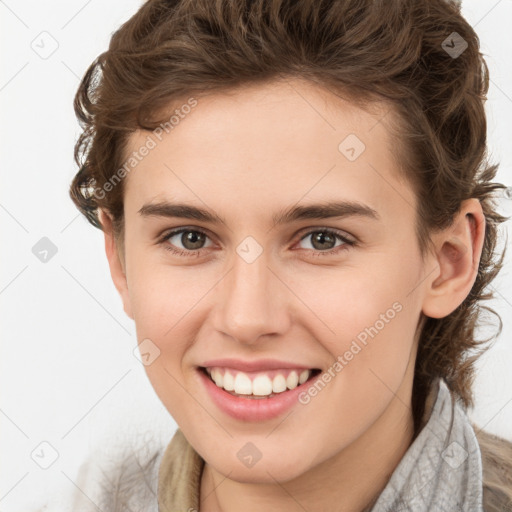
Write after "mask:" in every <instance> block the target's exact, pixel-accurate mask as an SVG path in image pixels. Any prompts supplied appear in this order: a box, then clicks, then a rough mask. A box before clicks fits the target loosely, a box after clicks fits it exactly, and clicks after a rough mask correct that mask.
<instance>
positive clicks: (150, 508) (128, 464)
mask: <svg viewBox="0 0 512 512" xmlns="http://www.w3.org/2000/svg"><path fill="white" fill-rule="evenodd" d="M164 450H165V446H152V447H148V446H147V445H144V446H139V447H136V448H133V447H131V446H130V447H129V448H128V447H126V448H125V449H122V450H117V451H116V452H115V453H112V452H110V453H108V454H106V453H105V452H100V451H98V452H97V453H95V454H94V455H91V456H90V457H89V458H88V459H87V460H86V461H85V462H84V463H83V464H82V465H81V467H80V469H79V473H78V478H77V481H76V487H77V491H76V493H75V494H74V496H73V501H72V503H73V506H72V510H80V511H83V512H89V510H90V511H93V510H94V511H95V512H97V510H98V509H100V510H101V511H102V512H121V511H125V510H137V511H140V512H158V502H157V491H158V469H159V466H160V461H161V459H162V456H163V454H164Z"/></svg>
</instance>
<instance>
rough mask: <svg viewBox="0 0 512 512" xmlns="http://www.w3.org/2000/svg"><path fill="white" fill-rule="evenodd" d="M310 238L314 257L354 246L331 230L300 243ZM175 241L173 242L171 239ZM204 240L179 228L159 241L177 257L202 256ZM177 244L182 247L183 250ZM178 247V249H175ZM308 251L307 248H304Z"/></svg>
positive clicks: (318, 230) (313, 232) (205, 237)
mask: <svg viewBox="0 0 512 512" xmlns="http://www.w3.org/2000/svg"><path fill="white" fill-rule="evenodd" d="M308 237H311V240H312V243H310V246H311V249H312V254H314V255H315V256H327V255H333V254H337V253H339V252H341V251H344V250H347V249H348V248H349V247H351V246H354V245H356V242H355V241H354V240H350V239H349V238H348V237H347V236H345V234H344V233H342V232H339V231H337V230H334V229H331V228H316V229H315V230H310V231H308V232H307V233H306V234H305V235H304V236H302V238H301V239H300V242H302V241H304V240H306V239H307V238H308ZM174 238H175V239H176V240H173V239H174ZM205 240H209V236H208V235H207V233H205V232H204V231H202V230H200V229H192V228H180V229H176V230H173V231H171V232H169V233H166V234H165V235H164V236H163V237H162V238H161V239H160V240H159V243H160V244H162V245H163V246H164V248H165V250H167V251H170V252H171V253H173V254H177V255H178V256H185V257H188V256H199V255H201V254H202V251H203V249H206V248H207V247H210V246H211V244H210V245H208V246H204V243H205ZM336 240H339V241H341V242H342V243H341V244H340V245H337V246H336V245H334V246H333V245H332V244H333V243H334V244H336ZM178 244H181V245H182V246H183V249H181V248H180V247H179V245H178ZM177 245H178V247H176V246H177ZM306 249H309V248H306Z"/></svg>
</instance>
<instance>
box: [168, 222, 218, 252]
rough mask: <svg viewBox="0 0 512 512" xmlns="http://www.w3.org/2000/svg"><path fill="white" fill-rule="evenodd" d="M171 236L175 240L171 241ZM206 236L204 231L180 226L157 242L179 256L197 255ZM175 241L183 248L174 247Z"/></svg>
mask: <svg viewBox="0 0 512 512" xmlns="http://www.w3.org/2000/svg"><path fill="white" fill-rule="evenodd" d="M180 235H181V236H180ZM173 238H176V240H175V241H172V239H173ZM206 238H208V235H207V234H206V233H205V232H204V231H201V230H198V229H191V228H181V229H177V230H174V231H171V232H170V233H167V234H166V235H165V236H164V237H163V238H162V239H161V240H160V241H159V243H162V244H163V246H164V248H165V249H166V250H168V251H171V252H172V253H173V254H178V255H179V256H197V255H198V254H200V251H201V250H202V249H203V247H202V245H203V243H204V240H205V239H206ZM168 242H170V243H168ZM177 243H180V244H182V245H183V246H184V249H185V250H183V249H180V248H179V247H178V248H176V244H177Z"/></svg>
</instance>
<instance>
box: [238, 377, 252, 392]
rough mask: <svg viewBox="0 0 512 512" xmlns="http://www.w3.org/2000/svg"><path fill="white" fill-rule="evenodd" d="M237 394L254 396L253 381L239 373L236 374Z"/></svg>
mask: <svg viewBox="0 0 512 512" xmlns="http://www.w3.org/2000/svg"><path fill="white" fill-rule="evenodd" d="M235 393H238V394H239V395H252V383H251V379H250V378H249V376H248V375H246V374H245V373H242V372H239V373H237V374H236V377H235Z"/></svg>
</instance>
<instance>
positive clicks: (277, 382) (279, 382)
mask: <svg viewBox="0 0 512 512" xmlns="http://www.w3.org/2000/svg"><path fill="white" fill-rule="evenodd" d="M269 380H270V379H269ZM272 391H273V392H274V393H282V392H283V391H286V379H285V378H284V375H276V376H275V377H274V380H273V381H272Z"/></svg>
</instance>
